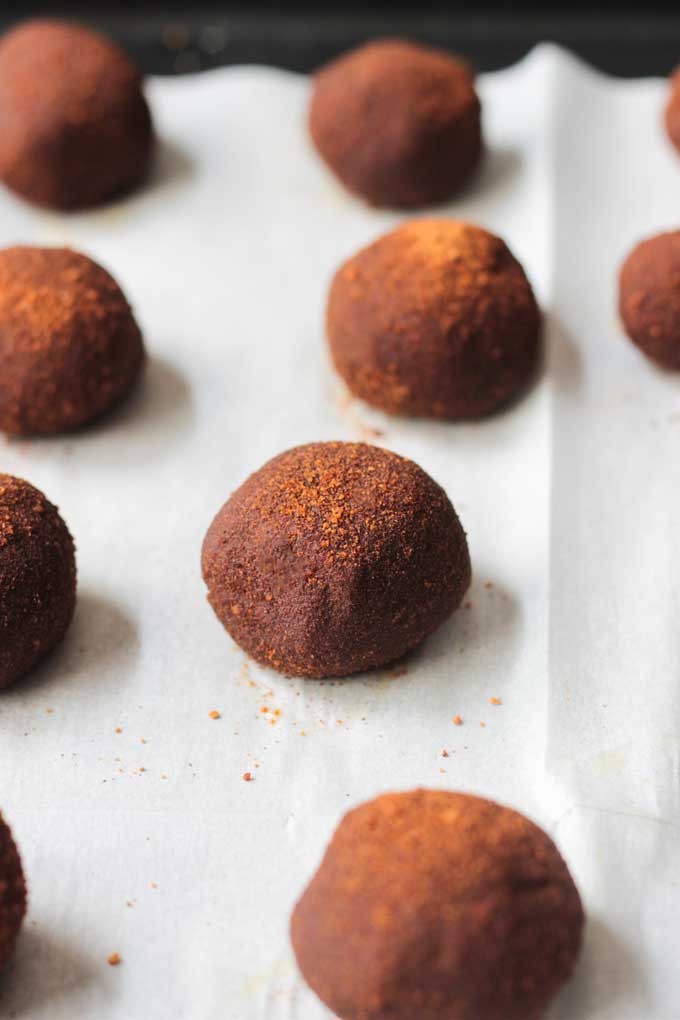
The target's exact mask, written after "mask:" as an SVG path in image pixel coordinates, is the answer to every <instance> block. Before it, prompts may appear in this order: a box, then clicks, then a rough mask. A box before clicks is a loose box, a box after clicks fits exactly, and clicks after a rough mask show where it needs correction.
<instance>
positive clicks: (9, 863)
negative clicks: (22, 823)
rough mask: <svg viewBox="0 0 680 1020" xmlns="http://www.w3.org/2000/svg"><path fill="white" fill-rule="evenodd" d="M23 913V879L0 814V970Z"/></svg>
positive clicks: (18, 860)
mask: <svg viewBox="0 0 680 1020" xmlns="http://www.w3.org/2000/svg"><path fill="white" fill-rule="evenodd" d="M25 913H26V882H25V881H24V872H23V869H22V867H21V858H20V857H19V851H18V850H17V848H16V846H15V843H14V840H13V839H12V833H11V832H10V829H9V826H8V825H7V823H6V822H5V820H4V819H3V817H2V815H0V971H1V970H2V969H3V967H4V966H5V964H6V963H7V961H8V960H9V958H10V956H11V955H12V952H13V950H14V943H15V942H16V938H17V935H18V934H19V929H20V928H21V923H22V921H23V919H24V914H25Z"/></svg>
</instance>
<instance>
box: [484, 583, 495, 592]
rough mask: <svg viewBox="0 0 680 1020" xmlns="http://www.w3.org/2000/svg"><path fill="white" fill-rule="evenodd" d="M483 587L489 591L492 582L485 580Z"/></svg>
mask: <svg viewBox="0 0 680 1020" xmlns="http://www.w3.org/2000/svg"><path fill="white" fill-rule="evenodd" d="M484 587H485V588H486V590H487V591H491V589H492V588H493V584H492V583H491V581H487V582H486V584H485V585H484Z"/></svg>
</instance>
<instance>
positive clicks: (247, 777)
mask: <svg viewBox="0 0 680 1020" xmlns="http://www.w3.org/2000/svg"><path fill="white" fill-rule="evenodd" d="M243 779H244V780H245V782H246V783H252V781H253V776H252V773H251V772H244V773H243Z"/></svg>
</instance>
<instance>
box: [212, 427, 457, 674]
mask: <svg viewBox="0 0 680 1020" xmlns="http://www.w3.org/2000/svg"><path fill="white" fill-rule="evenodd" d="M202 567H203V578H204V580H205V582H206V584H207V586H208V600H209V602H210V604H211V605H212V607H213V609H214V611H215V613H216V615H217V616H218V618H219V619H220V620H221V622H222V623H223V624H224V626H225V627H226V629H227V631H228V632H229V634H230V635H231V636H232V638H233V639H234V640H235V641H236V642H237V643H238V644H239V645H240V646H241V647H242V648H243V649H245V651H246V652H248V653H249V654H250V655H251V656H252V657H253V658H254V659H256V660H257V661H258V662H260V663H262V664H263V665H266V666H272V667H273V668H274V669H277V670H279V672H281V673H287V674H290V675H293V676H304V677H327V676H345V675H347V674H349V673H355V672H358V671H360V670H366V669H372V668H374V667H377V666H384V665H387V664H388V663H390V662H393V661H394V660H395V659H398V658H400V657H401V656H402V655H404V654H405V653H406V652H408V651H409V650H410V649H412V648H415V646H416V645H419V644H420V642H421V641H423V640H424V639H425V638H426V637H427V636H428V635H429V634H431V633H432V632H433V631H434V630H436V629H437V627H439V625H440V624H441V623H443V621H444V620H445V619H446V618H447V617H448V616H449V615H450V614H451V613H452V612H453V611H454V609H456V608H457V606H458V605H459V603H460V601H461V599H462V597H463V595H464V594H465V592H466V590H467V588H468V585H469V583H470V558H469V554H468V548H467V542H466V540H465V533H464V531H463V529H462V527H461V524H460V522H459V520H458V518H457V516H456V513H455V511H454V509H453V507H452V506H451V503H450V502H449V500H448V498H447V496H446V493H445V492H444V491H443V489H441V488H440V487H439V486H438V485H437V484H436V482H434V481H433V480H432V479H431V478H430V477H429V475H427V474H425V472H424V471H423V470H422V468H419V467H418V465H417V464H414V463H413V462H412V461H410V460H406V459H405V458H404V457H399V456H397V454H395V453H390V452H388V451H387V450H382V449H379V448H378V447H375V446H368V445H366V444H364V443H311V444H309V445H308V446H298V447H296V448H295V449H292V450H288V451H287V452H286V453H282V454H280V455H279V456H278V457H274V459H273V460H270V461H269V462H268V463H267V464H265V465H264V467H263V468H261V469H260V470H259V471H256V472H255V474H253V475H251V476H250V478H248V479H247V481H246V482H244V484H243V485H242V486H241V487H240V488H239V489H237V490H236V492H235V493H234V494H233V495H232V496H231V498H230V499H229V500H228V501H227V502H226V503H225V505H224V506H223V507H222V509H221V510H220V511H219V513H218V514H217V516H216V517H215V520H214V521H213V523H212V524H211V526H210V529H209V530H208V533H207V535H206V537H205V541H204V543H203V556H202Z"/></svg>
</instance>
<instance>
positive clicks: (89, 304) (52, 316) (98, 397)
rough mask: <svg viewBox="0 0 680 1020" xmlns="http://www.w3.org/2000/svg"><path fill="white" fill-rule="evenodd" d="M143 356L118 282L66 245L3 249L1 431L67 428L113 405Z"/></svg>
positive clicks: (0, 288)
mask: <svg viewBox="0 0 680 1020" xmlns="http://www.w3.org/2000/svg"><path fill="white" fill-rule="evenodd" d="M143 361H144V348H143V344H142V337H141V334H140V331H139V327H138V326H137V323H136V322H135V320H134V317H133V314H132V310H131V308H130V306H129V304H128V303H127V301H126V299H125V296H124V294H123V293H122V291H121V289H120V287H119V286H118V284H117V283H116V281H115V280H114V279H113V277H111V276H110V275H109V274H108V273H107V272H106V270H105V269H102V267H101V266H99V265H97V263H96V262H93V261H92V259H89V258H87V257H86V256H85V255H79V254H78V252H75V251H70V250H68V249H64V248H28V247H16V248H5V249H4V250H0V362H1V363H2V372H1V373H0V429H4V430H5V431H6V432H15V433H20V434H36V435H37V434H41V433H51V432H64V431H67V430H69V429H75V428H77V427H78V426H80V425H84V424H85V423H86V422H89V421H91V420H92V419H93V418H96V417H98V416H99V415H100V414H103V412H104V411H107V410H109V408H111V407H112V406H113V405H114V404H115V403H117V402H118V401H119V400H120V399H121V397H123V396H124V395H125V394H126V393H127V392H128V390H129V389H130V388H131V386H132V385H133V383H134V382H135V380H136V379H137V377H138V375H139V373H140V369H141V367H142V364H143Z"/></svg>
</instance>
